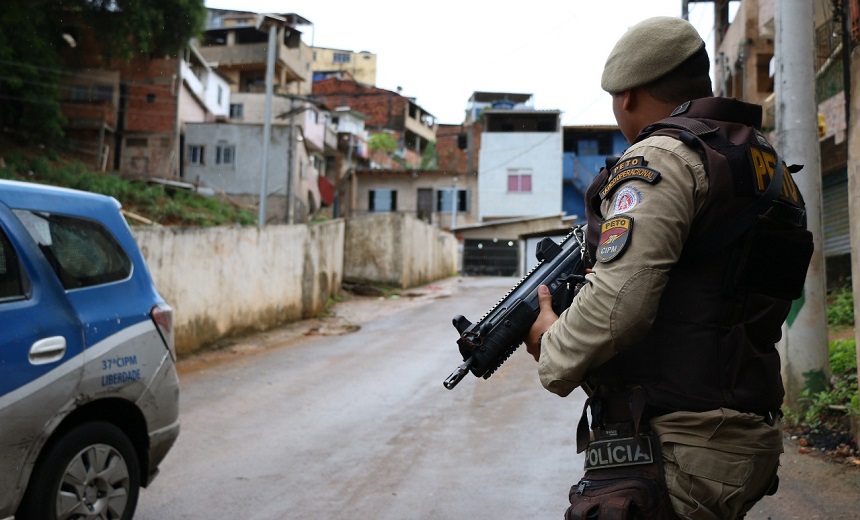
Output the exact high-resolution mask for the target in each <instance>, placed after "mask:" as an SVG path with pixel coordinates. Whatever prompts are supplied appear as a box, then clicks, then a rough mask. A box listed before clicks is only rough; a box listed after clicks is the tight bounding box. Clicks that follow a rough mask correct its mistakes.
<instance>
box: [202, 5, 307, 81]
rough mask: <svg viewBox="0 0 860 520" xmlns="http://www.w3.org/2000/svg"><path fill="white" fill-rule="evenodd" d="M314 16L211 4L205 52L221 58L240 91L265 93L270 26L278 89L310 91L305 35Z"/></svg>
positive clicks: (213, 59)
mask: <svg viewBox="0 0 860 520" xmlns="http://www.w3.org/2000/svg"><path fill="white" fill-rule="evenodd" d="M310 23H311V22H310V21H309V20H307V19H305V18H303V17H301V16H299V15H297V14H293V13H287V14H258V13H252V12H248V11H227V10H222V9H209V10H208V14H207V23H206V33H205V35H204V37H203V40H202V42H201V43H200V53H201V54H202V55H203V57H204V58H206V59H207V60H208V61H210V62H213V63H217V64H218V72H219V73H221V74H222V75H224V76H225V77H226V78H227V79H228V80H230V83H231V85H232V89H233V91H234V92H250V93H257V94H263V93H265V83H266V62H267V57H268V56H267V54H268V51H267V49H268V42H269V28H270V27H272V26H274V27H275V31H276V36H275V41H276V42H277V46H276V47H275V63H274V71H273V88H274V91H275V93H278V94H293V95H306V94H309V93H310V91H311V81H312V75H313V73H312V71H311V62H312V58H313V56H312V52H311V49H310V47H309V46H308V45H306V44H305V43H304V42H303V41H302V39H301V34H302V33H301V31H300V30H299V29H298V27H299V26H302V25H310Z"/></svg>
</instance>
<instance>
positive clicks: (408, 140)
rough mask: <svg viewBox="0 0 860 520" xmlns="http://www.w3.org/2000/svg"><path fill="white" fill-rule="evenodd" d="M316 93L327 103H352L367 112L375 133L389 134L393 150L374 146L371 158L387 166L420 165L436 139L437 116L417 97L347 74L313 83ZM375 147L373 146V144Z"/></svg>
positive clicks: (315, 94) (414, 166)
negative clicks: (416, 98)
mask: <svg viewBox="0 0 860 520" xmlns="http://www.w3.org/2000/svg"><path fill="white" fill-rule="evenodd" d="M313 97H314V98H315V99H318V100H320V101H321V102H323V103H325V104H326V105H327V106H334V107H339V106H348V107H350V108H351V109H353V110H356V111H358V112H361V113H363V114H366V115H367V116H368V117H367V120H365V126H366V128H367V130H368V132H370V134H371V137H370V139H371V140H374V139H376V138H374V137H373V136H374V135H382V134H387V135H388V136H389V137H387V138H386V140H388V141H389V142H391V143H392V146H391V148H392V150H382V149H378V150H372V151H371V161H373V163H374V164H375V165H376V166H378V167H380V168H385V169H396V168H406V169H408V168H419V167H420V166H421V160H422V156H423V155H424V153H425V152H426V151H427V150H428V147H430V148H431V151H432V147H433V145H432V144H431V143H435V141H436V118H435V117H434V116H433V114H431V113H430V112H428V111H426V110H424V109H423V108H422V107H421V106H419V105H418V104H417V103H416V102H415V100H414V99H411V98H407V97H405V96H402V95H400V93H399V92H392V91H390V90H385V89H382V88H378V87H374V86H371V85H365V84H363V83H359V82H357V81H355V80H351V79H347V78H345V77H327V78H326V79H323V80H320V81H315V82H314V83H313ZM371 148H373V147H371Z"/></svg>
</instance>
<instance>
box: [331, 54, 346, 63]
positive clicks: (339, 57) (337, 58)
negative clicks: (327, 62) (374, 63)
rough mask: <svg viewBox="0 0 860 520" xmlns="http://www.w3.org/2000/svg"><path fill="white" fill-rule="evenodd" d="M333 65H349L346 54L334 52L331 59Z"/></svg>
mask: <svg viewBox="0 0 860 520" xmlns="http://www.w3.org/2000/svg"><path fill="white" fill-rule="evenodd" d="M331 61H332V62H334V63H349V61H350V55H349V53H348V52H336V53H334V55H333V56H332V58H331Z"/></svg>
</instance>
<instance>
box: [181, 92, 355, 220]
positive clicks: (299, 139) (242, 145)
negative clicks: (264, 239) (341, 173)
mask: <svg viewBox="0 0 860 520" xmlns="http://www.w3.org/2000/svg"><path fill="white" fill-rule="evenodd" d="M232 101H233V105H234V107H235V106H236V105H237V104H241V106H243V112H244V113H243V119H242V120H241V121H235V120H232V119H231V120H230V121H229V122H224V123H200V124H188V125H186V127H187V136H186V139H185V148H186V150H187V152H186V154H185V163H184V172H185V176H186V178H188V179H189V180H193V181H195V182H198V183H201V184H202V185H204V186H207V187H209V188H212V189H213V190H215V191H217V192H222V193H224V194H226V195H230V196H231V198H232V199H233V200H236V201H238V202H241V203H243V204H246V205H248V206H255V205H257V203H258V201H259V197H260V193H261V190H262V184H263V177H264V175H263V169H262V168H263V165H262V156H263V133H264V122H263V121H262V119H263V110H262V107H258V106H257V105H258V104H260V103H262V102H263V101H264V100H263V99H260V96H259V95H257V94H247V93H240V94H235V95H234V98H233V99H232ZM272 113H273V114H274V117H273V118H272V124H271V127H270V132H271V137H270V141H269V148H268V150H267V152H268V164H267V165H266V166H267V170H266V173H265V177H266V180H267V187H266V191H265V194H266V221H267V222H290V223H292V222H307V221H308V220H309V219H310V218H312V217H313V216H314V215H315V214H317V213H318V212H319V211H320V210H321V208H322V207H323V206H331V205H332V204H333V202H334V200H333V196H334V193H333V186H332V183H331V181H329V180H327V179H326V178H325V173H326V163H327V162H328V161H329V158H331V160H332V161H333V160H334V159H333V158H334V157H335V156H336V154H337V147H338V136H337V127H336V126H335V125H334V124H333V123H332V120H331V115H330V113H329V111H328V110H327V109H326V108H325V107H323V106H321V105H320V104H319V103H318V102H315V101H313V100H310V99H308V98H303V97H298V96H289V97H287V96H275V97H274V98H273V99H272Z"/></svg>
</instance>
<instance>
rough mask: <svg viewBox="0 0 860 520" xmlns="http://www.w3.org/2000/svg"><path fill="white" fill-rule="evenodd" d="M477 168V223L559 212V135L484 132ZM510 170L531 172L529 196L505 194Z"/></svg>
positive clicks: (560, 150) (554, 133)
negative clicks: (516, 169) (489, 219)
mask: <svg viewBox="0 0 860 520" xmlns="http://www.w3.org/2000/svg"><path fill="white" fill-rule="evenodd" d="M479 164H480V168H479V171H478V192H479V193H480V194H481V195H480V197H479V200H478V218H479V219H480V220H484V219H487V218H505V217H524V216H537V215H549V214H556V213H560V212H561V195H562V193H561V191H562V190H561V181H562V133H561V132H552V133H548V132H485V133H483V134H481V151H480V156H479ZM510 168H518V169H519V168H530V169H531V170H532V191H531V193H523V192H519V193H508V169H510Z"/></svg>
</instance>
